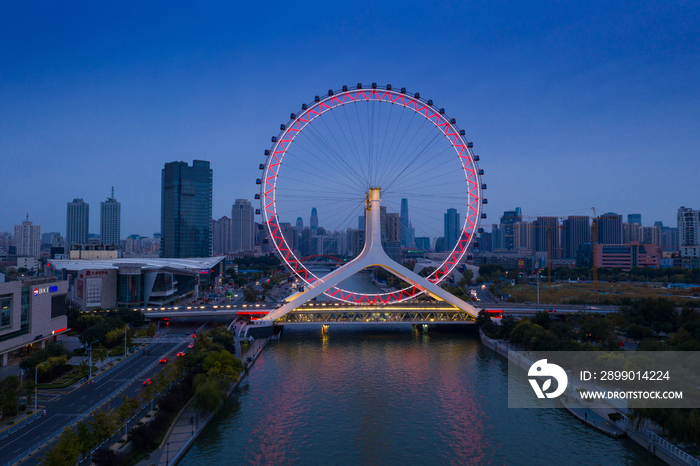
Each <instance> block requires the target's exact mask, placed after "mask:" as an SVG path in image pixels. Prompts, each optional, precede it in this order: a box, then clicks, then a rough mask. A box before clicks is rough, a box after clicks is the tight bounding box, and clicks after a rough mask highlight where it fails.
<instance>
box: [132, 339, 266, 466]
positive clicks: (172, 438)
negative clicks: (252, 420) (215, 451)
mask: <svg viewBox="0 0 700 466" xmlns="http://www.w3.org/2000/svg"><path fill="white" fill-rule="evenodd" d="M269 341H270V339H269V338H265V339H258V340H255V341H254V342H253V344H252V346H251V347H250V348H249V349H248V351H247V352H246V353H245V354H244V355H242V357H241V360H242V361H244V362H246V361H248V358H250V362H249V363H248V370H250V369H251V368H252V367H253V365H254V364H255V361H256V360H257V359H258V356H260V354H261V353H262V350H263V348H265V346H266V345H267V343H268V342H269ZM245 376H246V373H245V371H243V372H241V373H240V374H239V376H238V382H234V383H233V384H231V388H230V389H229V391H228V396H231V393H233V391H234V390H235V389H236V388H237V387H238V386H239V385H240V384H241V382H243V379H245ZM193 404H194V398H192V399H190V401H188V402H187V404H186V405H185V406H184V407H183V408H182V410H181V411H180V412H179V413H178V415H177V417H176V418H175V421H173V424H172V426H170V429H169V430H168V432H167V433H166V434H165V438H164V439H163V443H161V444H160V447H158V448H157V449H156V450H155V451H153V452H152V453H151V454H150V457H149V458H147V459H145V460H143V461H141V462H140V463H138V465H137V466H170V465H173V464H175V463H176V462H177V461H179V460H180V458H182V456H183V455H184V454H185V453H186V452H187V450H188V449H189V448H190V446H191V445H192V443H193V442H194V440H195V439H196V438H197V436H198V435H199V433H200V432H201V431H202V430H203V429H204V427H206V425H207V424H208V423H209V421H211V420H212V419H213V418H214V416H215V415H216V413H217V412H218V410H217V411H214V412H211V413H208V414H204V415H202V413H201V412H200V411H198V410H196V409H195V408H194V407H193Z"/></svg>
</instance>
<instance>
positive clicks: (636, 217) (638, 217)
mask: <svg viewBox="0 0 700 466" xmlns="http://www.w3.org/2000/svg"><path fill="white" fill-rule="evenodd" d="M627 223H638V224H640V225H641V224H642V214H627Z"/></svg>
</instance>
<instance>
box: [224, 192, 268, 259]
mask: <svg viewBox="0 0 700 466" xmlns="http://www.w3.org/2000/svg"><path fill="white" fill-rule="evenodd" d="M231 235H232V240H231V250H232V251H235V252H245V251H253V249H254V247H253V246H254V245H255V221H254V211H253V204H251V203H250V201H248V200H246V199H236V201H235V202H234V204H233V207H231ZM260 241H261V243H262V238H261V239H260Z"/></svg>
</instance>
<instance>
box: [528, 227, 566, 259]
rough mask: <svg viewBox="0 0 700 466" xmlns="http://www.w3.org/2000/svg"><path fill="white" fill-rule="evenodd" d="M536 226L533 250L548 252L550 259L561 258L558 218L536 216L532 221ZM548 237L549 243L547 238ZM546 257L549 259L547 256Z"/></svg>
mask: <svg viewBox="0 0 700 466" xmlns="http://www.w3.org/2000/svg"><path fill="white" fill-rule="evenodd" d="M534 226H535V227H537V230H536V233H535V251H536V252H550V251H551V253H552V257H551V259H561V253H562V251H561V241H560V236H559V218H557V217H537V220H535V222H534ZM548 238H549V243H547V239H548ZM547 259H550V258H549V257H548V258H547Z"/></svg>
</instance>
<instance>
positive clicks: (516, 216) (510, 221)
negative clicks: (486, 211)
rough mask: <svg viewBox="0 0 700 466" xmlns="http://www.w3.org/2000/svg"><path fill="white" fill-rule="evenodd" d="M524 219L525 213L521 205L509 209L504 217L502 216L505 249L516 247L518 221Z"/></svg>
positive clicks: (504, 213)
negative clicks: (515, 225)
mask: <svg viewBox="0 0 700 466" xmlns="http://www.w3.org/2000/svg"><path fill="white" fill-rule="evenodd" d="M522 221H523V213H522V210H520V207H516V208H515V210H507V211H505V212H503V217H501V227H500V229H501V232H500V233H501V234H502V239H503V245H502V247H503V248H505V249H513V248H515V227H514V226H513V225H514V224H516V223H520V222H522ZM494 247H496V246H495V245H494Z"/></svg>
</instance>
